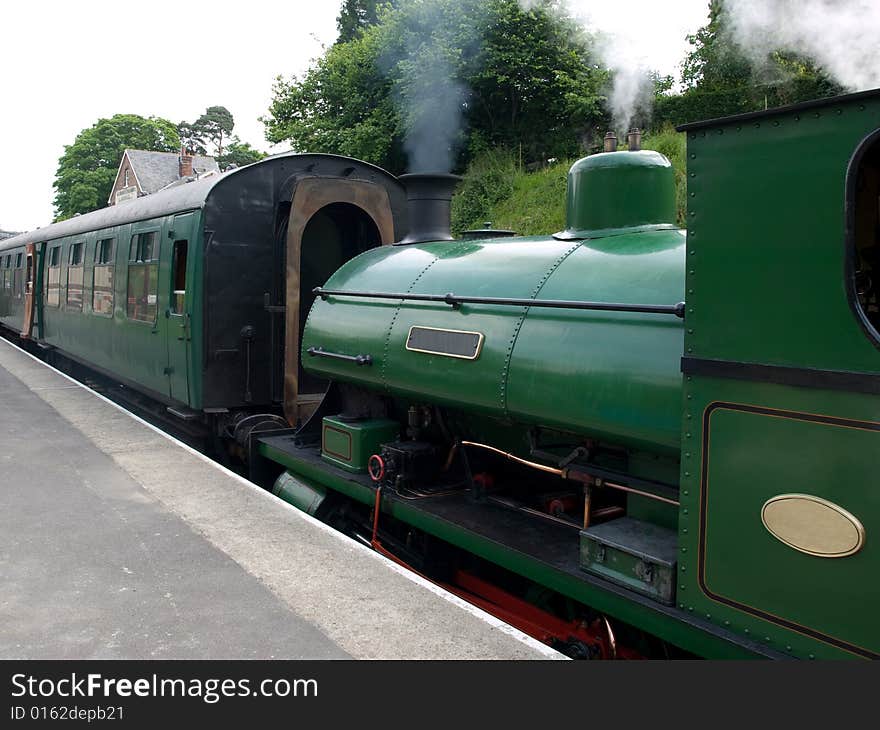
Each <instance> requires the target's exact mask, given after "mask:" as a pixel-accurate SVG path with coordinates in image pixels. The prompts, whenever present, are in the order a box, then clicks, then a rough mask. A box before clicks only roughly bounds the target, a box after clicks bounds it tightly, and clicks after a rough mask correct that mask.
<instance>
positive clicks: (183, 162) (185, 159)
mask: <svg viewBox="0 0 880 730" xmlns="http://www.w3.org/2000/svg"><path fill="white" fill-rule="evenodd" d="M179 161H180V164H179V166H178V167H179V172H180V177H181V178H184V177H192V174H193V156H192V155H191V154H190V153H189V150H187V149H186V147H181V148H180V158H179Z"/></svg>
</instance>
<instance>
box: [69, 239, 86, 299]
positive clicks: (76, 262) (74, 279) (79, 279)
mask: <svg viewBox="0 0 880 730" xmlns="http://www.w3.org/2000/svg"><path fill="white" fill-rule="evenodd" d="M84 247H85V244H83V243H82V242H80V243H72V244H70V254H69V255H68V259H67V308H68V309H78V310H80V311H82V308H83V248H84Z"/></svg>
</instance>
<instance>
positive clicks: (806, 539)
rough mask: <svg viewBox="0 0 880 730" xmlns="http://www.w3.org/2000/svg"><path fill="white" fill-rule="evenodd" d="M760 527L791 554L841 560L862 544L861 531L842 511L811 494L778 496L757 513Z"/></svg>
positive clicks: (858, 548)
mask: <svg viewBox="0 0 880 730" xmlns="http://www.w3.org/2000/svg"><path fill="white" fill-rule="evenodd" d="M761 520H762V521H763V522H764V527H766V528H767V531H768V532H769V533H770V534H771V535H773V537H775V538H776V539H777V540H779V541H780V542H782V543H785V544H786V545H788V546H789V547H791V548H794V549H795V550H799V551H800V552H802V553H806V554H807V555H815V556H816V557H820V558H845V557H847V556H848V555H854V554H855V553H857V552H858V551H859V550H861V549H862V546H863V545H864V544H865V528H864V527H863V526H862V523H861V522H859V520H858V519H857V518H856V517H855V516H853V515H852V514H850V513H849V512H847V511H846V510H845V509H843V508H842V507H839V506H838V505H836V504H834V503H833V502H829V501H828V500H825V499H822V498H821V497H814V496H813V495H811V494H780V495H778V496H776V497H773V498H772V499H768V500H767V502H765V503H764V507H763V508H762V509H761Z"/></svg>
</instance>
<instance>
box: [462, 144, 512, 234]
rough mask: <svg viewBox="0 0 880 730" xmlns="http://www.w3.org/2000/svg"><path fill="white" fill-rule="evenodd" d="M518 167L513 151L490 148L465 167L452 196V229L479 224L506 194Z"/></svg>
mask: <svg viewBox="0 0 880 730" xmlns="http://www.w3.org/2000/svg"><path fill="white" fill-rule="evenodd" d="M517 173H518V169H517V165H516V159H515V158H514V156H513V154H511V153H510V152H507V151H505V150H490V151H488V152H484V153H482V154H481V155H480V156H478V157H476V158H475V159H474V160H473V162H471V164H470V165H469V166H468V169H467V171H466V172H465V174H464V176H463V178H464V179H463V180H462V182H461V184H460V185H459V186H458V189H457V190H456V193H455V197H454V198H453V199H452V232H453V233H454V234H456V235H458V234H460V233H461V232H462V231H465V230H467V229H468V228H474V227H482V224H483V223H484V222H485V221H486V220H488V219H486V215H488V214H489V212H490V211H491V210H492V209H493V207H494V206H495V205H497V204H498V203H500V202H501V201H502V200H504V199H506V198H508V197H510V195H511V194H512V193H513V183H514V180H515V179H516V177H517Z"/></svg>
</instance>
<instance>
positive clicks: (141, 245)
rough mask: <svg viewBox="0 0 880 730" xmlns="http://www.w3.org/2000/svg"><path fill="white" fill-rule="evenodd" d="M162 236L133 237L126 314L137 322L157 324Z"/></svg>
mask: <svg viewBox="0 0 880 730" xmlns="http://www.w3.org/2000/svg"><path fill="white" fill-rule="evenodd" d="M158 275H159V235H158V233H157V232H156V231H150V232H149V233H138V234H137V235H134V236H132V237H131V246H130V247H129V260H128V297H127V300H126V312H127V314H128V318H129V319H133V320H135V321H137V322H149V323H150V324H152V323H153V322H155V321H156V312H157V309H158V306H157V305H158V301H157V292H158V283H159V282H158Z"/></svg>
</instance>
